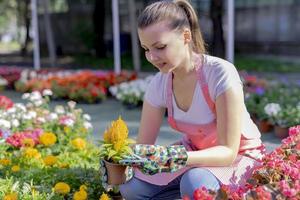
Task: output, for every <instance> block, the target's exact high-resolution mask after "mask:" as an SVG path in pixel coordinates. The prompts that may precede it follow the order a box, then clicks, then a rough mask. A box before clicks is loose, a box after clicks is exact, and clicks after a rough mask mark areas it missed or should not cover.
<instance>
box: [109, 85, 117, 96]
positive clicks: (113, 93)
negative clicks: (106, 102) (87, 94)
mask: <svg viewBox="0 0 300 200" xmlns="http://www.w3.org/2000/svg"><path fill="white" fill-rule="evenodd" d="M109 91H110V93H111V94H112V95H113V96H116V94H117V92H118V87H117V86H111V87H109Z"/></svg>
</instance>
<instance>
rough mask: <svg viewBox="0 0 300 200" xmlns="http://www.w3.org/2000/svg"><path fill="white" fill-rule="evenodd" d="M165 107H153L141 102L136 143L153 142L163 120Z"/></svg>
mask: <svg viewBox="0 0 300 200" xmlns="http://www.w3.org/2000/svg"><path fill="white" fill-rule="evenodd" d="M164 113H165V108H155V107H153V106H152V105H150V104H149V103H148V102H147V101H144V103H143V110H142V118H141V123H140V128H139V134H138V138H137V143H138V144H154V143H155V140H156V138H157V135H158V133H159V129H160V126H161V123H162V120H163V116H164Z"/></svg>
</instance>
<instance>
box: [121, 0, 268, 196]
mask: <svg viewBox="0 0 300 200" xmlns="http://www.w3.org/2000/svg"><path fill="white" fill-rule="evenodd" d="M138 35H139V39H140V43H141V46H142V47H143V48H144V49H145V55H146V58H147V60H148V61H149V62H150V63H151V64H153V66H154V67H156V68H157V69H158V70H159V72H158V73H157V74H156V76H155V77H154V78H153V80H152V82H151V83H150V85H149V87H148V89H147V92H146V94H145V98H144V105H143V110H142V117H141V124H140V129H139V134H138V139H137V143H138V144H142V145H140V146H139V148H140V147H142V146H143V144H144V145H145V146H146V148H149V147H150V148H151V145H153V144H154V143H155V140H156V138H157V135H158V133H159V129H160V126H161V123H162V120H163V117H164V113H165V109H167V112H168V122H169V124H170V126H171V127H172V128H174V129H175V130H177V131H179V132H180V133H182V134H183V139H182V140H181V141H180V142H179V143H178V144H181V145H183V146H184V148H185V150H186V159H183V160H184V162H182V163H184V164H182V163H181V165H182V166H181V167H177V168H176V169H177V171H176V170H169V172H168V170H156V172H155V173H154V175H149V173H148V174H145V173H143V172H145V171H147V170H148V171H149V166H148V168H147V169H145V168H146V167H147V166H145V165H135V166H136V167H137V168H136V169H135V175H134V177H133V178H132V179H131V180H130V181H128V182H127V183H125V184H123V185H121V186H120V191H121V194H122V196H123V197H124V198H125V199H129V200H134V199H176V198H180V197H184V196H188V197H190V198H191V199H192V197H193V192H194V190H195V189H197V188H199V187H202V186H204V187H206V188H208V189H212V190H217V189H218V188H219V187H220V185H221V184H226V185H229V186H230V187H231V188H236V187H238V186H241V185H243V184H245V181H246V179H247V177H249V175H250V174H251V172H252V169H253V167H254V166H257V165H258V164H259V159H258V158H259V157H260V156H261V155H262V149H263V148H262V147H263V145H262V143H261V140H260V133H259V131H258V129H257V127H256V126H255V124H254V123H253V122H252V120H251V119H250V116H249V114H248V112H247V110H246V107H245V104H244V99H243V88H242V82H241V80H240V78H239V75H238V72H237V70H236V69H235V67H234V66H233V65H232V64H231V63H229V62H227V61H225V60H223V59H220V58H217V57H213V56H209V55H207V54H205V47H204V42H203V39H202V36H201V33H200V27H199V22H198V19H197V15H196V13H195V11H194V9H193V7H192V6H191V5H190V3H189V2H188V1H186V0H175V1H173V2H171V1H159V2H156V3H153V4H151V5H149V6H147V7H146V8H145V10H144V11H143V12H142V13H141V15H140V16H139V19H138ZM146 144H148V145H146ZM153 147H154V149H155V148H156V147H158V146H154V145H153ZM139 152H140V156H142V157H143V156H144V157H147V154H144V155H143V153H142V152H143V151H139ZM144 152H145V151H144ZM163 152H164V150H162V151H160V153H163ZM160 153H159V154H160ZM172 155H173V154H170V155H169V157H170V158H173V157H172ZM174 155H175V154H174ZM148 159H150V160H151V159H152V161H153V160H154V161H153V162H156V161H157V158H154V159H153V156H152V157H149V156H148ZM155 160H156V161H155ZM152 161H151V162H152ZM153 162H152V164H153ZM168 162H169V161H168ZM155 164H157V163H155ZM168 165H170V163H168ZM155 166H159V163H158V165H155ZM164 169H165V168H164ZM152 174H153V173H152Z"/></svg>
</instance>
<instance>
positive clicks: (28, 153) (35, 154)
mask: <svg viewBox="0 0 300 200" xmlns="http://www.w3.org/2000/svg"><path fill="white" fill-rule="evenodd" d="M23 154H24V156H25V157H26V158H40V157H41V154H40V153H39V151H38V150H37V149H35V148H31V147H28V148H26V149H25V150H24V152H23Z"/></svg>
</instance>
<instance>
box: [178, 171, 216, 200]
mask: <svg viewBox="0 0 300 200" xmlns="http://www.w3.org/2000/svg"><path fill="white" fill-rule="evenodd" d="M200 187H205V188H207V189H211V190H218V189H219V188H220V183H219V181H218V179H217V178H216V177H215V176H214V175H213V174H212V173H211V172H210V171H209V170H207V169H203V168H193V169H190V170H189V171H187V172H186V173H184V175H183V176H182V178H181V181H180V193H181V196H182V197H183V196H185V195H188V196H189V197H191V198H192V197H193V193H194V191H195V190H196V189H197V188H200Z"/></svg>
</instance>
